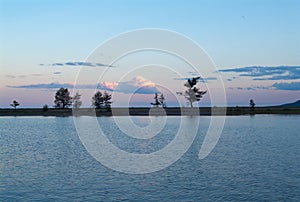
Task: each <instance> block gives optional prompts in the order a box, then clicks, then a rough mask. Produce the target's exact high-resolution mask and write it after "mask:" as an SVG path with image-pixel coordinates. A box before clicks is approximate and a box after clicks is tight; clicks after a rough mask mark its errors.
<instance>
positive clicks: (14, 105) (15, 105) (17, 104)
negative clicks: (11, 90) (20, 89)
mask: <svg viewBox="0 0 300 202" xmlns="http://www.w3.org/2000/svg"><path fill="white" fill-rule="evenodd" d="M19 105H20V103H19V102H18V101H16V100H14V101H13V103H12V104H10V106H12V107H13V108H15V110H16V109H17V106H19Z"/></svg>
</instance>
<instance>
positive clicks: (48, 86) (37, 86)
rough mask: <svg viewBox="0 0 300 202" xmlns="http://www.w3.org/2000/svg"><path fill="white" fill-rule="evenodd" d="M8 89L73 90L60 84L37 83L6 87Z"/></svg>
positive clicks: (65, 84)
mask: <svg viewBox="0 0 300 202" xmlns="http://www.w3.org/2000/svg"><path fill="white" fill-rule="evenodd" d="M7 87H9V88H26V89H53V88H73V87H74V85H72V84H67V83H64V84H60V83H48V84H45V83H39V84H29V85H19V86H7Z"/></svg>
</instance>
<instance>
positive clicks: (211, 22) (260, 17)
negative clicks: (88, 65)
mask: <svg viewBox="0 0 300 202" xmlns="http://www.w3.org/2000/svg"><path fill="white" fill-rule="evenodd" d="M0 9H1V10H0V42H1V46H0V47H1V48H0V62H1V63H0V65H1V66H0V68H1V69H0V70H1V83H0V95H1V96H0V97H1V98H0V107H7V106H9V104H10V103H11V101H12V100H13V99H17V100H19V102H20V103H21V106H23V107H30V106H34V107H40V106H42V105H43V104H45V103H47V104H49V105H50V106H52V105H53V94H54V91H53V86H56V85H57V86H59V85H63V84H68V85H70V84H72V83H74V80H75V77H76V73H77V72H78V68H77V67H74V65H70V64H69V65H68V64H67V63H68V62H82V61H84V60H85V59H86V58H87V56H88V55H89V54H90V53H91V52H92V51H93V50H94V49H95V48H96V47H97V46H98V45H99V44H101V43H103V42H104V41H106V40H108V39H109V38H111V37H114V36H116V35H118V34H120V33H124V32H128V31H131V30H135V29H142V28H161V29H168V30H173V31H175V32H178V33H181V34H183V35H185V36H187V37H189V38H190V39H192V40H194V41H195V42H196V43H198V44H199V45H200V46H201V47H202V48H203V49H204V50H205V51H206V52H207V53H208V54H209V55H210V57H211V58H212V60H213V62H214V63H215V65H216V67H217V68H218V69H219V70H221V71H220V73H221V74H222V76H223V80H224V85H225V88H226V94H227V100H228V103H229V104H230V105H243V104H244V105H247V103H248V100H249V99H250V98H254V99H255V100H256V102H257V103H258V105H267V104H279V103H282V102H292V101H295V100H297V99H300V97H299V96H298V94H299V90H300V88H299V82H300V79H299V68H298V67H299V66H300V37H299V36H300V26H299V22H300V13H299V10H300V1H297V0H277V1H271V0H249V1H247V0H243V1H242V0H235V1H230V0H229V1H221V0H218V1H214V0H212V1H208V0H207V1H201V0H200V1H196V0H195V1H158V0H157V1H137V0H136V1H130V0H127V1H121V0H119V1H115V0H112V1H108V0H107V1H90V0H87V1H83V0H82V1H67V0H66V1H50V0H49V1H47V0H45V1H37V0H35V1H30V0H25V1H20V0H19V1H17V0H0ZM101 62H102V61H99V63H101ZM41 64H43V65H41ZM52 64H63V65H52ZM247 67H248V68H247ZM254 67H259V68H254ZM99 68H101V67H99ZM242 68H244V69H242ZM245 68H246V69H245ZM268 68H269V69H268ZM274 68H275V70H274ZM276 68H278V69H276ZM232 69H234V70H232ZM222 70H223V71H222ZM277 70H278V71H277ZM241 71H244V72H241ZM257 72H258V73H260V75H259V76H258V75H257V74H254V73H257ZM245 75H246V76H245ZM138 76H139V75H136V77H135V78H128V80H127V81H126V82H127V83H126V85H127V84H128V83H131V84H132V83H133V82H136V83H138V82H140V83H141V78H140V77H138ZM187 76H188V75H187ZM137 77H138V78H139V79H137ZM143 79H144V80H143V81H142V83H141V84H142V85H144V84H145V83H146V84H149V83H151V82H152V81H151V79H149V78H145V77H143ZM107 82H111V83H113V82H116V81H114V80H113V79H110V80H109V81H107ZM143 82H144V83H143ZM173 82H179V81H178V80H174V81H173ZM209 82H214V81H213V80H211V81H209ZM111 83H109V85H112V84H111ZM46 84H50V86H51V85H52V88H46V86H47V85H46ZM54 84H55V85H54ZM87 84H89V83H87ZM34 85H35V86H36V87H37V85H40V86H43V88H32V86H34ZM151 85H152V83H151ZM153 85H155V83H154V84H153ZM22 86H23V88H21V87H22ZM26 86H27V88H26ZM171 86H172V84H171ZM152 87H153V86H152ZM202 87H203V88H205V86H202ZM175 90H177V89H174V91H175ZM151 92H152V91H151ZM120 93H121V92H120ZM83 94H84V93H83ZM86 95H88V93H86ZM32 96H36V97H38V98H36V100H32ZM149 96H150V95H147V94H146V95H145V96H144V97H141V98H140V100H139V101H137V102H139V103H140V102H143V100H145V103H148V102H149V101H148V99H149V98H150V97H149ZM83 100H84V104H85V105H86V106H89V105H90V103H89V101H90V98H89V97H86V98H84V97H83ZM205 103H206V104H207V103H209V101H208V100H206V99H204V100H203V104H205Z"/></svg>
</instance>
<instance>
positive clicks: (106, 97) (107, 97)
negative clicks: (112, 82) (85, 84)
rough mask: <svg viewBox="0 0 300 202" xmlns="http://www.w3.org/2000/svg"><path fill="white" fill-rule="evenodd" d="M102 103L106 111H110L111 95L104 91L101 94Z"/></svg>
mask: <svg viewBox="0 0 300 202" xmlns="http://www.w3.org/2000/svg"><path fill="white" fill-rule="evenodd" d="M103 102H104V106H105V108H106V110H107V111H110V110H111V103H112V102H111V94H109V93H108V92H107V91H104V93H103Z"/></svg>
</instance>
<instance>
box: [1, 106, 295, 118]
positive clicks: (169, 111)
mask: <svg viewBox="0 0 300 202" xmlns="http://www.w3.org/2000/svg"><path fill="white" fill-rule="evenodd" d="M254 114H286V115H288V114H298V115H300V107H255V109H254V111H251V110H250V109H249V107H212V108H211V107H200V108H179V107H170V108H146V107H136V108H112V109H111V112H107V111H106V110H105V109H96V110H95V109H94V108H80V109H77V110H73V109H72V108H68V109H57V108H49V109H48V110H47V111H43V109H41V108H20V109H16V110H15V109H0V116H57V117H61V116H62V117H65V116H224V115H226V116H239V115H254Z"/></svg>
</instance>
